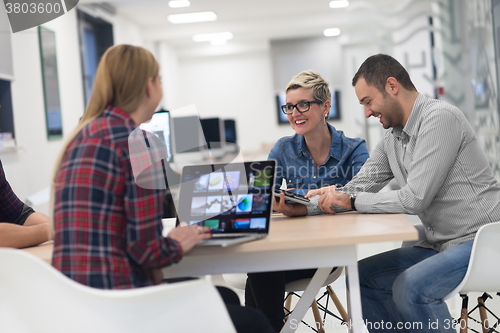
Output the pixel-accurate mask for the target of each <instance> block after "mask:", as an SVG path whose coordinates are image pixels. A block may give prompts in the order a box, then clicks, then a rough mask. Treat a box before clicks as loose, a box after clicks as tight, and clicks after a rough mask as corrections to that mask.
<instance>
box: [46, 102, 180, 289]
mask: <svg viewBox="0 0 500 333" xmlns="http://www.w3.org/2000/svg"><path fill="white" fill-rule="evenodd" d="M134 128H135V125H134V122H133V121H132V119H131V118H130V116H129V115H128V114H127V113H125V112H124V111H122V110H120V109H117V108H109V109H108V110H105V111H104V113H103V114H102V115H101V116H100V117H98V118H97V119H95V120H93V121H92V122H90V123H89V124H88V125H87V126H86V127H85V128H84V129H83V130H82V131H81V132H80V133H79V134H78V135H77V136H76V137H75V139H74V140H73V141H72V142H71V144H70V145H69V147H68V149H67V150H66V152H65V154H64V157H63V160H62V162H61V166H60V168H59V171H58V173H57V177H56V191H55V199H54V202H55V204H54V228H55V236H54V255H53V258H52V264H53V265H54V267H56V268H57V269H58V270H60V271H61V272H63V273H64V274H65V275H67V276H68V277H70V278H72V279H74V280H75V281H77V282H80V283H82V284H85V285H88V286H91V287H96V288H102V289H126V288H133V287H142V286H147V285H151V284H152V283H153V281H152V279H151V277H150V274H149V270H150V269H153V268H159V267H163V266H167V265H169V264H172V263H175V262H177V261H179V260H180V259H181V257H182V248H181V246H180V244H179V243H178V242H177V241H175V240H173V239H171V238H163V237H162V235H161V233H162V224H161V217H162V213H163V211H162V208H163V206H162V201H163V197H164V195H165V189H160V190H155V189H148V188H143V187H140V186H138V185H137V183H136V181H135V179H134V175H133V170H132V165H131V161H130V159H131V156H130V151H129V136H130V133H132V131H133V130H134ZM145 156H146V157H147V154H146V155H145Z"/></svg>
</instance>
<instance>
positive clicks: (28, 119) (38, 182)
mask: <svg viewBox="0 0 500 333" xmlns="http://www.w3.org/2000/svg"><path fill="white" fill-rule="evenodd" d="M0 8H1V9H2V10H3V8H4V7H3V6H0ZM43 26H44V27H46V28H48V29H51V30H53V31H54V32H55V33H56V48H57V62H58V74H59V89H60V99H61V111H62V121H63V133H64V136H65V137H66V136H67V135H68V134H69V133H70V132H71V131H72V130H73V129H74V128H75V126H76V124H77V123H78V120H79V118H80V117H81V116H82V115H83V112H84V102H83V87H82V74H81V62H80V53H79V44H78V43H79V40H78V30H77V17H76V11H75V10H72V11H70V12H68V13H67V14H65V15H63V16H61V17H59V18H57V19H55V20H53V21H50V22H48V23H46V24H44V25H43ZM116 26H117V28H115V31H118V32H117V33H115V43H130V44H135V45H141V44H143V42H142V39H141V38H140V36H141V30H140V28H139V27H138V26H136V25H133V24H131V23H130V22H127V20H126V19H121V18H120V17H118V18H117V23H116ZM37 31H38V30H37V28H32V29H29V30H26V31H23V32H18V33H15V34H12V33H11V38H12V54H13V62H14V80H13V82H12V104H13V110H14V126H15V132H16V141H17V145H18V146H19V149H18V150H17V151H15V152H2V153H0V159H1V161H2V163H3V166H4V169H5V173H6V176H7V180H8V181H9V183H10V184H11V186H12V188H13V189H14V191H15V193H16V194H17V195H18V196H19V198H20V199H21V200H25V199H26V198H27V197H28V196H29V195H31V194H33V193H35V192H37V191H39V190H42V189H43V188H45V187H47V186H49V185H50V179H51V176H52V172H53V169H54V162H55V160H56V158H57V156H58V154H59V152H60V150H61V148H62V144H63V142H64V141H65V139H64V138H63V139H57V140H48V139H47V133H46V126H45V109H44V104H43V86H42V78H41V67H40V52H39V45H38V32H37ZM35 209H37V210H38V211H41V212H43V213H48V205H46V204H45V205H42V206H40V207H35Z"/></svg>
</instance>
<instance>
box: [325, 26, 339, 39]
mask: <svg viewBox="0 0 500 333" xmlns="http://www.w3.org/2000/svg"><path fill="white" fill-rule="evenodd" d="M323 35H325V36H326V37H331V36H338V35H340V29H339V28H329V29H325V30H324V31H323Z"/></svg>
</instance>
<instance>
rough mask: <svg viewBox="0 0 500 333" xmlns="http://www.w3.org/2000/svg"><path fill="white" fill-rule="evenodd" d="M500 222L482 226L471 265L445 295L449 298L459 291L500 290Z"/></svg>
mask: <svg viewBox="0 0 500 333" xmlns="http://www.w3.org/2000/svg"><path fill="white" fill-rule="evenodd" d="M498 258H500V222H494V223H490V224H487V225H484V226H482V227H481V228H480V229H479V230H478V232H477V234H476V238H475V239H474V244H473V246H472V252H471V256H470V260H469V267H468V268H467V272H466V273H465V277H464V279H463V280H462V282H461V283H460V284H459V285H458V286H457V288H455V290H453V291H452V292H451V293H450V294H449V295H447V296H446V297H445V299H448V298H450V297H452V296H454V295H456V293H457V292H460V293H463V294H466V293H468V292H499V291H500V266H499V265H498V263H497V262H496V260H498Z"/></svg>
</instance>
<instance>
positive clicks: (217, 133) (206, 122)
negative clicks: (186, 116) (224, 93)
mask: <svg viewBox="0 0 500 333" xmlns="http://www.w3.org/2000/svg"><path fill="white" fill-rule="evenodd" d="M200 121H201V128H202V130H203V134H204V136H205V141H206V142H207V149H206V150H205V152H206V153H207V155H208V156H210V157H215V158H220V157H222V156H224V148H225V144H226V134H225V131H224V122H223V121H222V119H220V118H203V119H200Z"/></svg>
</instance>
